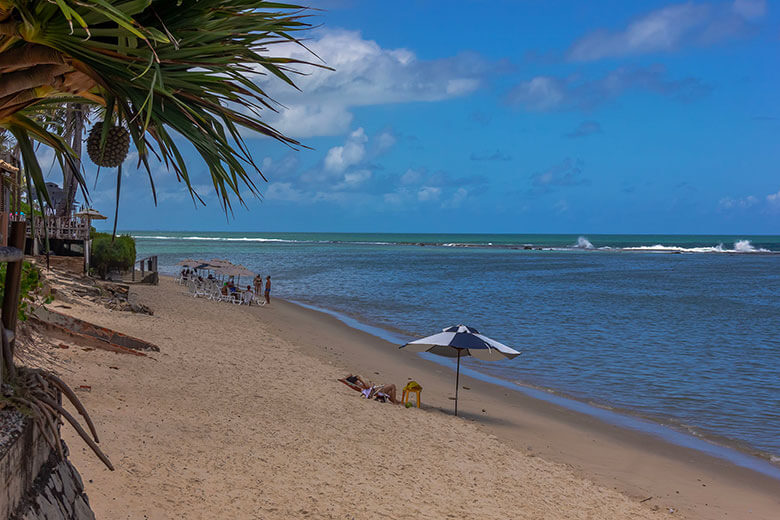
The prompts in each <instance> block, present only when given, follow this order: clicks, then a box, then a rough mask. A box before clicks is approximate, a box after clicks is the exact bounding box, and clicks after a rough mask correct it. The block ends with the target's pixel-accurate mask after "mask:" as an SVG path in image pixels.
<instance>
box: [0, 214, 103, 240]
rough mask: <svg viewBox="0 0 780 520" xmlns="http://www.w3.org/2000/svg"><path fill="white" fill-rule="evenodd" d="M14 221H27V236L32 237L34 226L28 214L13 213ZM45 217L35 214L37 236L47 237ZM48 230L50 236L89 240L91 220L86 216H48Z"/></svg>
mask: <svg viewBox="0 0 780 520" xmlns="http://www.w3.org/2000/svg"><path fill="white" fill-rule="evenodd" d="M10 220H11V221H12V222H20V221H22V220H26V222H27V236H28V237H32V227H31V226H30V220H29V218H28V217H27V216H24V215H22V216H19V215H17V214H13V213H12V214H11V218H10ZM43 226H44V220H43V217H41V216H38V215H36V216H35V238H40V239H43V238H45V237H46V233H45V231H44V227H43ZM46 230H47V231H48V234H49V238H55V239H66V240H89V222H88V220H87V219H86V218H85V217H47V218H46Z"/></svg>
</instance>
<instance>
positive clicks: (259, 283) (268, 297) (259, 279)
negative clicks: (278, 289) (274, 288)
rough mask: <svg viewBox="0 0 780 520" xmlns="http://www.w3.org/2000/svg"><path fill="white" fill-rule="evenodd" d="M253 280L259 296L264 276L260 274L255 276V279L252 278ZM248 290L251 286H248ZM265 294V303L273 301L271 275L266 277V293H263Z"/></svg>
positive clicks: (256, 293)
mask: <svg viewBox="0 0 780 520" xmlns="http://www.w3.org/2000/svg"><path fill="white" fill-rule="evenodd" d="M252 282H253V283H254V285H255V295H257V296H258V297H259V296H260V289H262V287H263V277H262V276H260V275H259V274H258V275H257V276H255V279H254V280H252ZM246 288H247V290H249V286H248V285H247V286H246ZM263 294H264V296H265V303H267V304H268V303H271V276H270V275H269V276H266V277H265V293H263Z"/></svg>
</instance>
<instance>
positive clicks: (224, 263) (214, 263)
mask: <svg viewBox="0 0 780 520" xmlns="http://www.w3.org/2000/svg"><path fill="white" fill-rule="evenodd" d="M207 263H208V264H209V265H212V266H214V267H233V264H232V263H231V262H229V261H227V260H221V259H219V258H212V259H211V260H209V261H208V262H207Z"/></svg>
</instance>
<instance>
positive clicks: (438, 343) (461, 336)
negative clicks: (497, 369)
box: [400, 325, 521, 415]
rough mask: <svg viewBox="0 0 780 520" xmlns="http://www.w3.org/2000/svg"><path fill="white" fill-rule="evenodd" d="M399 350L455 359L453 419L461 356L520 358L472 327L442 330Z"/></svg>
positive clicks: (499, 358)
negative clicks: (456, 360) (456, 361)
mask: <svg viewBox="0 0 780 520" xmlns="http://www.w3.org/2000/svg"><path fill="white" fill-rule="evenodd" d="M400 348H406V349H408V350H411V351H412V352H431V353H433V354H437V355H439V356H446V357H457V358H458V369H457V372H456V374H455V415H458V386H459V381H460V358H461V356H474V357H475V358H477V359H481V360H482V361H499V360H501V359H513V358H515V357H517V356H519V355H520V354H521V352H518V351H517V350H515V349H513V348H510V347H507V346H506V345H504V344H503V343H499V342H498V341H496V340H494V339H490V338H488V337H487V336H483V335H482V334H480V333H479V331H478V330H477V329H475V328H473V327H467V326H466V325H456V326H454V327H447V328H446V329H442V331H441V332H439V333H438V334H434V335H433V336H428V337H425V338H421V339H416V340H414V341H410V342H409V343H407V344H406V345H401V347H400Z"/></svg>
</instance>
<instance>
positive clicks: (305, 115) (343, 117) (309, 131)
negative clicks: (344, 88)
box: [271, 105, 352, 138]
mask: <svg viewBox="0 0 780 520" xmlns="http://www.w3.org/2000/svg"><path fill="white" fill-rule="evenodd" d="M271 119H273V123H272V126H273V127H274V128H276V129H277V130H279V131H280V132H282V133H283V134H285V135H288V136H292V137H299V138H301V137H314V136H321V135H341V134H343V133H344V132H346V131H347V129H348V128H349V125H350V124H351V123H352V114H351V113H349V112H348V111H347V110H345V108H344V107H343V106H341V105H292V106H290V107H288V108H286V109H285V108H283V109H281V111H280V114H279V115H278V116H276V117H274V116H271Z"/></svg>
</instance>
